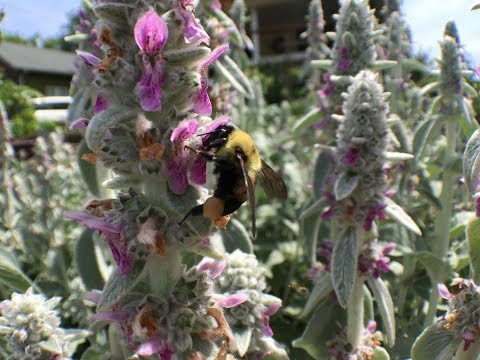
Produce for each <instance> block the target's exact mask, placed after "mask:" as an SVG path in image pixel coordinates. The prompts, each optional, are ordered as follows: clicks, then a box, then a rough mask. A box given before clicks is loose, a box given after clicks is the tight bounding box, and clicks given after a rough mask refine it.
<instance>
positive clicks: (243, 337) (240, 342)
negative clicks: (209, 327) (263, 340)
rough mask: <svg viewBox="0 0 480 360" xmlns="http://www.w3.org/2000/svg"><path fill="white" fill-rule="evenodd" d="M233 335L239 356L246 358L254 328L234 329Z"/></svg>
mask: <svg viewBox="0 0 480 360" xmlns="http://www.w3.org/2000/svg"><path fill="white" fill-rule="evenodd" d="M232 334H233V338H234V339H235V343H236V344H237V350H238V354H239V355H240V356H244V355H245V354H246V353H247V350H248V347H249V346H250V341H251V340H252V328H251V327H250V326H242V327H232Z"/></svg>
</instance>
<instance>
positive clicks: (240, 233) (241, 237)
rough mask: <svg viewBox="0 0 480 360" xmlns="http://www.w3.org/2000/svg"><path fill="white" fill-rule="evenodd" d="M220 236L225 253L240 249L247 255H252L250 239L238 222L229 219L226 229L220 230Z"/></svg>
mask: <svg viewBox="0 0 480 360" xmlns="http://www.w3.org/2000/svg"><path fill="white" fill-rule="evenodd" d="M220 235H221V236H222V239H223V245H224V246H225V250H226V251H227V252H229V253H232V252H234V251H235V249H240V250H242V251H243V252H245V253H248V254H252V253H253V243H252V238H251V236H250V234H249V233H248V231H247V229H246V228H245V226H243V224H242V223H241V222H240V221H238V220H236V219H230V222H229V223H228V225H227V228H226V229H223V230H221V231H220Z"/></svg>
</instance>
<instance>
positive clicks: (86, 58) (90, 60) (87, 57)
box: [77, 50, 102, 69]
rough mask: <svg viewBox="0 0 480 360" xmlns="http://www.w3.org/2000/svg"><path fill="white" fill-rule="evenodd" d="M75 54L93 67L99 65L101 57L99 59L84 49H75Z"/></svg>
mask: <svg viewBox="0 0 480 360" xmlns="http://www.w3.org/2000/svg"><path fill="white" fill-rule="evenodd" d="M77 55H78V56H79V57H80V59H82V60H83V62H84V63H85V64H87V65H88V66H90V67H91V68H93V69H94V68H96V67H97V66H99V65H100V63H101V62H102V60H101V59H99V58H98V57H96V56H95V55H93V54H90V53H89V52H86V51H81V50H77Z"/></svg>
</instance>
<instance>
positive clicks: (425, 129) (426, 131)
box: [412, 118, 439, 161]
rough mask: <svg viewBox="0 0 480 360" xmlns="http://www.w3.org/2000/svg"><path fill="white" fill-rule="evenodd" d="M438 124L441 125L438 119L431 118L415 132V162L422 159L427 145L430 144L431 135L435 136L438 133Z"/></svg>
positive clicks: (413, 143)
mask: <svg viewBox="0 0 480 360" xmlns="http://www.w3.org/2000/svg"><path fill="white" fill-rule="evenodd" d="M437 123H439V121H437V119H436V118H430V119H428V120H426V121H424V122H423V123H422V124H420V126H418V127H417V129H416V130H415V134H414V135H413V142H412V146H413V156H414V158H415V161H418V159H420V158H422V156H423V151H424V149H425V145H426V144H428V143H430V139H431V138H432V136H431V135H434V133H436V131H435V130H436V129H437V128H438V127H439V126H438V125H437ZM435 125H437V126H435Z"/></svg>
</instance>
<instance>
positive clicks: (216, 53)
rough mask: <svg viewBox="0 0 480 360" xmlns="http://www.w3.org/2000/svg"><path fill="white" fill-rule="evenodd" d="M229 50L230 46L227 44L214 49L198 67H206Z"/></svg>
mask: <svg viewBox="0 0 480 360" xmlns="http://www.w3.org/2000/svg"><path fill="white" fill-rule="evenodd" d="M229 48H230V46H229V45H228V44H223V45H220V46H217V47H216V48H215V49H213V50H212V52H211V53H210V54H209V55H208V57H207V59H206V60H204V61H203V62H202V63H201V65H200V66H201V67H206V66H209V65H211V64H212V63H213V62H214V61H215V60H217V59H218V58H219V57H220V56H222V55H223V54H224V53H225V52H226V51H227V50H228V49H229Z"/></svg>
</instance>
